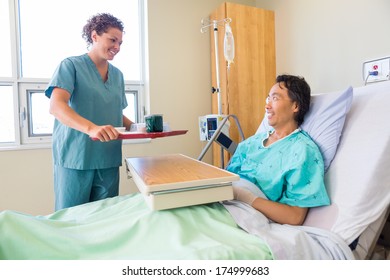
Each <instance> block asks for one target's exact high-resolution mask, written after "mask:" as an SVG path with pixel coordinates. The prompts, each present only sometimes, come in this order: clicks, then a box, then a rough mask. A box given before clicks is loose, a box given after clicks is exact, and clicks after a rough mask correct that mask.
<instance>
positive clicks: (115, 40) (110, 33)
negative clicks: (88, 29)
mask: <svg viewBox="0 0 390 280" xmlns="http://www.w3.org/2000/svg"><path fill="white" fill-rule="evenodd" d="M122 36H123V32H122V31H120V30H119V29H117V28H113V27H112V28H109V29H108V30H107V32H106V33H103V34H102V35H98V34H97V33H96V31H93V32H92V40H93V49H94V50H95V51H97V52H98V53H99V55H100V57H101V58H104V59H105V60H113V59H114V57H115V55H116V54H117V53H118V52H119V51H120V49H121V44H122Z"/></svg>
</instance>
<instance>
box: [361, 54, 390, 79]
mask: <svg viewBox="0 0 390 280" xmlns="http://www.w3.org/2000/svg"><path fill="white" fill-rule="evenodd" d="M389 79H390V57H384V58H379V59H374V60H370V61H366V62H364V63H363V80H364V81H366V83H375V82H380V81H386V80H389Z"/></svg>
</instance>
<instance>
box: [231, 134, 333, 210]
mask: <svg viewBox="0 0 390 280" xmlns="http://www.w3.org/2000/svg"><path fill="white" fill-rule="evenodd" d="M269 133H270V132H264V133H260V134H256V135H254V136H252V137H250V138H248V139H246V140H245V141H243V142H241V143H240V144H239V145H238V147H237V150H236V151H235V153H234V155H233V157H232V158H231V161H230V163H229V165H228V167H227V170H229V171H231V172H234V173H236V174H238V175H239V176H240V177H242V178H245V179H247V180H249V181H251V182H253V183H254V184H256V185H257V186H258V187H259V188H260V190H262V191H263V193H264V194H265V195H266V196H267V198H268V199H270V200H272V201H276V202H280V203H284V204H288V205H291V206H299V207H316V206H321V205H329V204H330V200H329V196H328V194H327V191H326V188H325V184H324V163H323V158H322V155H321V153H320V150H319V148H318V146H317V145H316V144H315V143H314V142H313V140H312V139H311V138H310V136H309V135H308V134H307V133H306V132H305V131H302V130H300V129H297V130H296V131H295V132H293V133H291V134H290V135H288V136H286V137H285V138H283V139H281V140H279V141H276V142H274V143H272V144H271V145H269V146H268V147H265V146H264V141H265V140H266V139H267V138H268V137H269Z"/></svg>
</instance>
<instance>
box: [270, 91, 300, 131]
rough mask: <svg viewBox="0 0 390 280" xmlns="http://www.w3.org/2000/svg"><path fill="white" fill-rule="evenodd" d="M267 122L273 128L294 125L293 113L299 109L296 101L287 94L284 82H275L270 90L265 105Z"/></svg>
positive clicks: (295, 123)
mask: <svg viewBox="0 0 390 280" xmlns="http://www.w3.org/2000/svg"><path fill="white" fill-rule="evenodd" d="M265 110H266V113H267V119H268V124H269V125H270V126H272V127H273V128H274V129H277V128H282V127H285V126H286V125H295V126H297V122H296V121H295V119H294V115H295V113H297V112H298V111H299V108H298V106H297V104H296V102H293V101H292V100H291V99H290V97H289V96H288V91H287V88H286V87H285V86H284V83H276V84H275V85H274V86H273V87H272V88H271V90H270V92H269V94H268V97H267V102H266V105H265Z"/></svg>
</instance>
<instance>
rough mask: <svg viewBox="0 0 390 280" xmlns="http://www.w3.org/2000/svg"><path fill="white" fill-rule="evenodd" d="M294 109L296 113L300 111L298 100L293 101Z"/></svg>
mask: <svg viewBox="0 0 390 280" xmlns="http://www.w3.org/2000/svg"><path fill="white" fill-rule="evenodd" d="M292 109H293V112H294V113H298V112H299V106H298V103H297V102H296V101H294V102H293V105H292Z"/></svg>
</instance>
